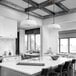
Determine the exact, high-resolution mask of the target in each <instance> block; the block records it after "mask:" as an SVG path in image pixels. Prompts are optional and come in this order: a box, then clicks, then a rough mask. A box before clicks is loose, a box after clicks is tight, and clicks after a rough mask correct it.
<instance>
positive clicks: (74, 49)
mask: <svg viewBox="0 0 76 76" xmlns="http://www.w3.org/2000/svg"><path fill="white" fill-rule="evenodd" d="M70 52H71V53H76V38H70Z"/></svg>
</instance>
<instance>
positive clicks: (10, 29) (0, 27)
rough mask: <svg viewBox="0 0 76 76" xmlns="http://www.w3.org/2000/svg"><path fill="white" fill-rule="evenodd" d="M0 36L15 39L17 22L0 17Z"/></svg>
mask: <svg viewBox="0 0 76 76" xmlns="http://www.w3.org/2000/svg"><path fill="white" fill-rule="evenodd" d="M0 36H1V37H3V38H17V21H15V20H11V19H8V18H5V17H2V16H0Z"/></svg>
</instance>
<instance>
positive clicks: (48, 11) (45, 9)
mask: <svg viewBox="0 0 76 76" xmlns="http://www.w3.org/2000/svg"><path fill="white" fill-rule="evenodd" d="M41 10H43V11H45V12H47V13H48V14H49V15H50V14H55V13H54V12H52V11H50V10H48V9H47V8H41Z"/></svg>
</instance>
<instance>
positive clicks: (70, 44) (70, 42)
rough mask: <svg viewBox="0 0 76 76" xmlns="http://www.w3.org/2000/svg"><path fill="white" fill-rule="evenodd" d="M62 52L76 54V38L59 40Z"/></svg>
mask: <svg viewBox="0 0 76 76" xmlns="http://www.w3.org/2000/svg"><path fill="white" fill-rule="evenodd" d="M59 43H60V44H59V48H60V52H64V53H76V38H65V39H60V40H59Z"/></svg>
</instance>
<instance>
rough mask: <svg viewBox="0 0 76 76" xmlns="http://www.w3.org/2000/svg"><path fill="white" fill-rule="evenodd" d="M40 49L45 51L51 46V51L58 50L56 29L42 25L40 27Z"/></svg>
mask: <svg viewBox="0 0 76 76" xmlns="http://www.w3.org/2000/svg"><path fill="white" fill-rule="evenodd" d="M42 31H43V32H42V34H43V37H42V48H43V49H42V51H43V53H46V52H47V50H48V49H49V47H51V49H52V51H53V52H55V53H57V52H58V29H51V28H48V27H47V26H43V28H42Z"/></svg>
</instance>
